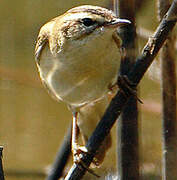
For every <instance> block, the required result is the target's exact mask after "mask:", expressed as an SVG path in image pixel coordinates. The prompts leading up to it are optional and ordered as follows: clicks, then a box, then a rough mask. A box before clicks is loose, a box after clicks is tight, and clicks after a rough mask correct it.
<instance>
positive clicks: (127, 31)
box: [117, 0, 139, 180]
mask: <svg viewBox="0 0 177 180" xmlns="http://www.w3.org/2000/svg"><path fill="white" fill-rule="evenodd" d="M118 2H119V6H118V17H120V18H125V19H130V20H131V22H132V23H131V24H130V25H127V26H122V27H120V28H119V30H118V32H119V33H118V34H119V36H120V37H121V39H122V48H125V50H126V53H125V55H124V56H123V57H122V59H121V65H120V74H121V75H127V73H128V72H129V71H130V69H131V67H133V65H134V64H135V58H136V56H137V47H136V45H137V41H136V26H135V6H136V1H135V0H118ZM127 4H128V5H127ZM130 134H131V135H130ZM117 151H118V152H117V167H118V173H119V179H120V180H132V179H136V180H138V179H139V141H138V106H137V99H136V98H135V97H131V98H130V99H129V100H128V102H127V104H126V106H125V107H124V110H123V111H122V113H121V116H120V118H119V121H118V122H117ZM132 169H133V171H132Z"/></svg>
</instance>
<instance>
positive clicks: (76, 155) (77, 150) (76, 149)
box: [72, 112, 88, 163]
mask: <svg viewBox="0 0 177 180" xmlns="http://www.w3.org/2000/svg"><path fill="white" fill-rule="evenodd" d="M77 118H78V112H73V124H72V152H73V161H74V163H78V162H80V159H81V155H82V154H81V152H84V153H87V152H88V150H87V149H86V148H85V146H79V145H78V126H77Z"/></svg>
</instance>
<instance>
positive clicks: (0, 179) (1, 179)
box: [0, 146, 5, 180]
mask: <svg viewBox="0 0 177 180" xmlns="http://www.w3.org/2000/svg"><path fill="white" fill-rule="evenodd" d="M2 151H3V147H2V146H0V180H5V178H4V170H3V165H2Z"/></svg>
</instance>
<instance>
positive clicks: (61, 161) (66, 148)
mask: <svg viewBox="0 0 177 180" xmlns="http://www.w3.org/2000/svg"><path fill="white" fill-rule="evenodd" d="M70 154H71V125H70V127H69V128H68V132H67V134H66V136H65V138H64V141H63V144H62V145H61V147H60V148H59V151H58V153H57V155H56V159H55V162H54V163H53V165H52V168H51V170H50V172H49V175H48V176H47V178H46V180H58V179H59V178H60V177H62V175H63V170H64V168H65V166H66V163H67V161H68V159H69V155H70ZM0 180H1V179H0Z"/></svg>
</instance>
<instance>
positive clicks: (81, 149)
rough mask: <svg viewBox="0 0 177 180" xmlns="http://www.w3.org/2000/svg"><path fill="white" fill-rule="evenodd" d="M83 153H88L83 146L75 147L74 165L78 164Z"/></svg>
mask: <svg viewBox="0 0 177 180" xmlns="http://www.w3.org/2000/svg"><path fill="white" fill-rule="evenodd" d="M84 153H85V154H86V153H88V150H87V148H86V147H85V146H76V147H75V148H74V150H73V161H74V163H79V162H80V161H81V158H82V156H83V154H84Z"/></svg>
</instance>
